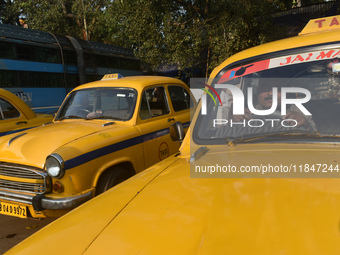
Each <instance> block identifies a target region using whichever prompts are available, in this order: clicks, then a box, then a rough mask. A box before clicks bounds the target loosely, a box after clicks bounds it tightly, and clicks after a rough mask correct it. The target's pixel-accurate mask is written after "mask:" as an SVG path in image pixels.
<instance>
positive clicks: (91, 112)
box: [56, 88, 137, 121]
mask: <svg viewBox="0 0 340 255" xmlns="http://www.w3.org/2000/svg"><path fill="white" fill-rule="evenodd" d="M136 97H137V92H136V91H135V90H134V89H129V88H92V89H84V90H77V91H74V92H72V93H71V94H70V95H69V96H68V98H67V99H66V101H65V102H64V104H63V105H62V106H61V109H60V111H59V114H58V116H57V118H56V120H64V119H86V120H91V119H112V120H123V121H126V120H129V119H131V117H132V115H133V113H134V109H135V105H136Z"/></svg>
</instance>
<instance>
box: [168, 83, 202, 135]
mask: <svg viewBox="0 0 340 255" xmlns="http://www.w3.org/2000/svg"><path fill="white" fill-rule="evenodd" d="M167 89H168V93H169V102H170V105H171V108H172V111H173V112H174V114H175V116H176V121H180V122H181V123H182V125H183V128H184V130H185V131H186V130H187V128H188V127H189V125H190V109H193V108H194V107H195V106H196V101H195V99H194V97H193V96H192V95H191V94H190V92H189V89H187V88H184V87H183V86H181V85H177V84H169V85H168V86H167Z"/></svg>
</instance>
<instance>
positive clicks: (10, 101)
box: [0, 89, 54, 137]
mask: <svg viewBox="0 0 340 255" xmlns="http://www.w3.org/2000/svg"><path fill="white" fill-rule="evenodd" d="M53 117H54V116H53V115H48V114H35V113H34V111H33V110H32V109H31V108H30V107H29V106H28V105H27V104H26V103H25V102H24V101H22V100H21V99H20V98H19V97H17V96H16V95H14V94H13V93H11V92H9V91H8V90H5V89H0V137H1V136H4V135H7V134H11V133H15V132H19V131H23V130H25V129H29V128H32V127H36V126H41V125H43V124H44V123H47V122H50V121H52V120H53Z"/></svg>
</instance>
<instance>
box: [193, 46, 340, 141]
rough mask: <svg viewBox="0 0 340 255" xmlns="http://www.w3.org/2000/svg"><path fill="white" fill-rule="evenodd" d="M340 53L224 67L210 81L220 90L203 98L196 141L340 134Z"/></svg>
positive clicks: (296, 55) (323, 52)
mask: <svg viewBox="0 0 340 255" xmlns="http://www.w3.org/2000/svg"><path fill="white" fill-rule="evenodd" d="M339 54H340V49H327V50H320V51H315V50H311V51H303V52H300V53H296V52H294V54H287V55H282V56H280V57H277V56H275V58H272V59H265V60H261V61H255V62H252V63H249V62H247V64H244V65H240V66H237V67H232V68H229V69H228V68H227V69H225V70H223V71H222V72H221V75H220V76H219V77H218V78H217V79H215V80H214V81H213V83H212V85H211V87H212V88H214V89H215V92H216V93H213V91H212V90H211V89H210V90H209V92H211V93H210V95H209V94H208V95H207V94H206V95H205V99H204V100H202V111H201V114H200V115H199V121H198V122H197V124H198V125H196V127H195V131H194V137H195V139H196V140H197V141H199V142H201V143H202V142H203V143H204V141H208V140H209V143H211V142H214V141H215V142H217V143H220V142H225V141H230V140H242V139H246V138H251V137H258V136H269V135H273V134H277V133H281V134H282V133H283V134H285V135H287V136H286V137H288V136H289V134H294V133H295V134H297V133H299V134H301V133H309V134H317V135H318V136H319V137H320V136H324V137H326V136H328V137H329V136H334V135H340V119H339V118H338V117H337V116H339V113H340V89H339V88H340V61H339V58H338V57H339ZM203 110H205V111H206V112H204V113H203ZM295 136H296V135H295ZM296 137H297V136H296ZM310 137H312V135H310ZM311 139H312V138H311Z"/></svg>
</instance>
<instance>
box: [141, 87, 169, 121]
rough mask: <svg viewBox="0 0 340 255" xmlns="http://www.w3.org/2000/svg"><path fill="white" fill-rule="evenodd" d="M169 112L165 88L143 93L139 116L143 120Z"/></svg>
mask: <svg viewBox="0 0 340 255" xmlns="http://www.w3.org/2000/svg"><path fill="white" fill-rule="evenodd" d="M169 112H170V111H169V107H168V103H167V97H166V93H165V89H164V87H162V86H159V87H155V88H150V89H147V90H145V91H144V92H143V94H142V103H141V108H140V114H139V115H140V118H141V119H142V120H144V119H148V118H152V117H157V116H161V115H165V114H168V113H169Z"/></svg>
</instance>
